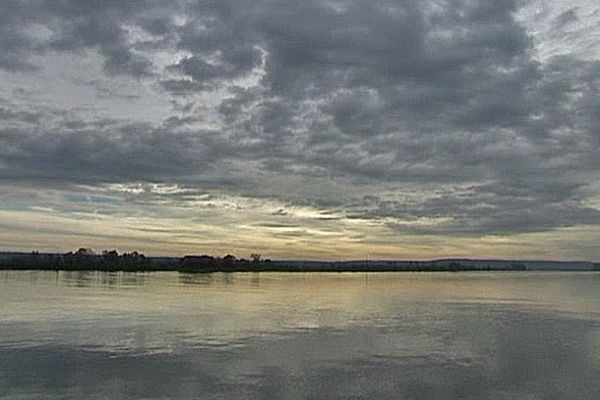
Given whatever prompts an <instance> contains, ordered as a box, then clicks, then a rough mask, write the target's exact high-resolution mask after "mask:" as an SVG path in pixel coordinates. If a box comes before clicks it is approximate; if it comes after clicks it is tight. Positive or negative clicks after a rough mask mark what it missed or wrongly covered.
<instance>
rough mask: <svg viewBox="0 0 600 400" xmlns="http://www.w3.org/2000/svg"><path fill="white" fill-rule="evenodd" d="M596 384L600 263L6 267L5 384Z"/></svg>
mask: <svg viewBox="0 0 600 400" xmlns="http://www.w3.org/2000/svg"><path fill="white" fill-rule="evenodd" d="M83 398H86V399H477V400H480V399H598V398H600V274H598V273H591V272H590V273H585V272H577V273H569V272H481V273H462V272H461V273H373V274H363V273H340V274H335V273H331V274H327V273H313V274H301V273H260V274H259V273H234V274H207V275H186V274H178V273H169V272H165V273H148V274H143V273H103V272H58V273H57V272H44V271H36V272H27V271H20V272H16V271H0V399H11V400H12V399H83Z"/></svg>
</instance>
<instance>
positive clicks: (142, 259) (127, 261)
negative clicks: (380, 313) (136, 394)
mask: <svg viewBox="0 0 600 400" xmlns="http://www.w3.org/2000/svg"><path fill="white" fill-rule="evenodd" d="M0 269H2V270H49V271H130V272H152V271H179V272H186V273H211V272H418V271H424V272H427V271H431V272H437V271H442V272H443V271H525V270H529V271H531V270H543V271H548V270H554V271H594V270H598V271H600V264H598V263H592V262H588V261H538V260H536V261H531V260H473V259H440V260H430V261H406V260H396V261H394V260H392V261H387V260H386V261H377V260H372V261H369V260H359V261H303V260H269V259H262V258H261V257H260V255H258V254H253V255H252V256H251V259H249V260H247V259H238V258H237V257H235V256H232V255H226V256H224V257H213V256H209V255H201V256H184V257H181V258H179V257H146V256H144V255H143V254H141V253H138V252H131V253H123V254H118V253H117V252H116V251H114V250H111V251H103V252H102V253H101V254H95V253H93V252H92V251H91V250H89V249H84V248H81V249H79V250H77V251H76V252H69V253H65V254H59V253H38V252H31V253H17V252H0Z"/></svg>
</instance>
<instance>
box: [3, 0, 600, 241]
mask: <svg viewBox="0 0 600 400" xmlns="http://www.w3.org/2000/svg"><path fill="white" fill-rule="evenodd" d="M41 4H43V6H39V7H37V8H38V9H39V11H37V12H32V11H31V8H28V7H29V6H30V4H29V3H21V4H20V3H13V2H6V3H3V5H2V7H3V8H4V9H5V10H6V12H7V13H9V14H11V15H13V16H14V20H13V19H10V18H6V17H0V29H1V30H2V32H5V31H6V32H13V33H11V35H13V36H12V37H11V36H10V35H2V38H1V39H0V46H1V48H2V49H3V50H4V49H6V50H7V52H4V51H3V52H2V53H0V54H6V53H10V54H11V56H10V57H12V58H3V57H9V56H1V55H0V68H3V69H4V70H9V71H13V70H19V71H21V72H24V73H25V72H27V73H30V74H32V75H34V74H35V72H34V69H35V68H36V67H38V65H36V64H35V62H34V61H35V57H36V56H40V57H41V56H43V55H44V54H46V52H57V53H59V54H63V53H65V52H68V53H73V54H83V53H85V52H86V51H87V50H89V49H95V50H97V51H98V52H99V53H100V54H101V56H102V62H103V65H102V68H103V70H104V72H105V73H107V74H109V75H123V74H125V76H127V75H133V76H135V77H145V78H148V80H149V82H150V85H151V87H152V88H153V89H154V90H156V93H155V94H156V96H157V97H167V98H169V99H171V100H172V101H173V104H174V110H173V112H172V113H171V115H169V116H168V117H167V118H164V119H163V121H162V123H161V124H160V125H159V126H155V125H152V124H147V123H143V121H135V120H131V121H113V122H110V123H108V122H107V121H105V123H100V121H101V119H100V118H97V119H96V120H91V119H85V118H80V119H74V120H68V119H66V118H62V117H58V116H57V117H52V118H50V119H51V121H50V122H51V123H50V124H47V126H44V127H43V128H42V127H38V126H35V127H31V126H29V127H26V126H20V125H19V126H16V125H15V126H13V125H10V126H8V123H9V122H10V123H11V124H13V123H14V121H22V122H23V123H26V124H37V123H38V122H39V121H41V117H38V116H37V115H36V112H35V111H34V110H32V109H31V107H25V106H23V107H14V108H10V107H9V106H4V105H3V106H2V108H0V114H1V115H2V116H3V119H5V120H6V121H9V120H10V121H9V122H6V121H4V122H3V125H2V127H3V128H4V129H3V130H2V132H1V136H0V143H1V144H2V149H1V150H0V173H1V175H2V178H3V179H5V180H7V179H8V180H13V181H15V182H17V181H19V180H38V181H40V182H43V181H45V180H52V179H53V180H60V181H64V182H88V183H90V184H100V183H105V182H124V181H141V182H144V181H147V182H164V181H170V182H176V183H180V184H182V185H187V186H188V187H190V188H193V187H194V186H200V185H207V186H209V187H212V188H227V190H230V191H232V192H235V193H237V194H240V195H248V196H256V197H277V198H283V199H284V200H286V201H289V200H293V201H294V202H296V203H298V204H311V205H316V206H319V207H322V208H323V209H324V210H327V209H330V208H334V207H335V208H340V209H342V210H344V211H345V212H347V215H348V216H350V217H354V218H367V219H373V220H385V221H388V219H389V220H391V221H394V220H396V221H397V222H390V223H389V226H390V227H391V228H392V229H394V230H406V231H410V232H417V233H418V232H423V233H427V232H433V233H436V232H437V233H444V234H448V233H452V232H460V233H462V234H469V235H478V234H485V233H506V232H526V231H543V230H550V229H556V228H560V227H565V226H573V225H578V224H597V223H600V221H598V212H597V210H595V209H593V208H590V207H588V206H586V205H585V204H586V203H585V198H584V197H583V196H582V194H581V193H582V192H583V190H584V189H585V188H586V187H587V186H588V185H589V184H590V183H591V182H596V181H597V180H598V178H599V176H598V171H599V170H600V165H599V161H598V160H599V159H600V158H598V157H597V154H596V153H597V150H598V147H599V145H600V133H599V131H598V128H597V127H598V126H599V124H600V119H599V117H598V115H600V113H598V110H600V100H599V99H598V96H597V89H598V87H599V85H600V67H599V65H600V64H598V63H596V62H591V61H583V60H580V59H577V58H575V57H573V56H563V57H556V58H553V59H549V60H545V61H544V62H543V63H542V62H539V61H536V60H535V59H534V58H533V57H532V52H533V41H532V39H531V38H530V37H529V36H528V34H527V30H526V27H524V26H522V25H520V24H519V23H518V22H517V20H516V19H515V13H516V12H517V11H518V7H519V5H520V2H519V1H517V0H501V1H498V0H480V1H471V0H439V1H435V2H430V3H428V2H414V1H409V0H399V1H396V2H385V3H381V2H372V1H367V0H364V1H362V0H361V1H353V2H342V3H330V2H322V1H316V0H309V1H303V2H296V1H277V2H272V1H253V2H233V1H231V2H230V1H199V2H178V3H173V4H169V5H164V4H162V3H159V2H144V3H139V2H126V3H122V2H112V3H107V2H101V3H94V4H92V3H89V4H88V3H81V2H75V3H68V2H49V3H41ZM575 13H576V11H575V9H571V10H568V11H567V12H565V13H564V15H563V16H561V17H560V18H559V20H560V21H563V22H560V21H558V20H557V22H556V23H559V22H560V23H562V24H565V23H570V22H573V21H574V20H573V18H574V16H575ZM31 15H33V17H32V16H31ZM41 16H44V18H47V20H48V21H49V22H47V23H46V26H47V27H48V28H49V30H50V31H51V32H52V34H51V35H50V36H49V37H47V38H45V39H43V40H42V39H40V38H39V37H38V36H35V35H33V34H32V32H31V27H30V26H29V25H30V24H31V23H33V22H34V21H36V22H37V21H39V20H40V19H41ZM176 17H177V18H176ZM17 24H18V25H17ZM130 28H131V29H133V28H135V29H138V28H139V29H140V30H142V31H143V32H145V34H147V35H148V37H144V38H140V39H139V40H137V41H135V40H134V43H132V42H131V41H130V39H131V38H130V37H129V36H128V35H130V34H131V32H129V31H128V29H130ZM135 29H134V30H135ZM11 50H12V51H11ZM166 50H168V51H171V53H170V54H169V56H168V57H167V56H165V55H164V54H162V53H160V57H166V58H164V59H163V61H162V62H163V64H161V65H158V64H155V62H154V60H156V59H160V57H158V56H157V54H158V53H156V52H160V51H166ZM165 60H167V61H165ZM11 63H12V64H11ZM263 63H264V70H263ZM11 65H13V66H11ZM254 71H259V72H260V74H258V75H257V76H258V77H255V78H256V79H258V83H257V84H256V83H254V82H252V83H247V85H249V87H245V86H244V84H245V83H244V82H243V81H244V80H245V79H247V78H248V77H249V76H250V75H251V74H252V73H253V72H254ZM121 95H125V94H124V93H122V94H121ZM134 95H137V96H138V97H137V98H140V97H141V96H140V95H139V94H134ZM111 96H112V97H117V96H118V94H117V93H114V92H106V97H107V98H110V97H111ZM210 96H214V98H215V99H221V100H217V101H216V103H217V104H216V105H215V106H214V107H213V106H208V105H205V104H203V102H204V101H205V100H204V99H206V98H207V97H210ZM219 96H221V97H219ZM200 99H202V100H200ZM43 118H45V119H44V121H46V120H48V118H49V117H48V116H47V115H45V116H44V117H43ZM207 121H208V122H210V123H214V124H215V125H216V126H218V127H217V128H210V129H209V128H202V129H196V128H194V125H195V124H198V125H202V124H203V123H206V124H208V122H207ZM282 176H283V177H290V178H297V180H298V182H301V180H302V179H305V180H312V181H314V180H323V181H325V182H327V181H329V182H332V183H339V182H343V183H348V184H352V185H355V186H358V187H364V188H365V189H364V190H365V191H366V190H370V191H372V192H373V193H372V194H373V195H374V196H375V198H374V199H371V200H369V201H366V200H364V199H362V198H360V197H356V195H355V193H350V190H348V191H347V192H346V191H344V189H340V193H339V198H338V199H332V197H331V196H325V195H324V194H321V195H319V193H315V192H314V191H313V192H310V191H309V190H308V189H306V190H305V191H304V192H303V191H302V190H298V193H294V196H295V198H294V199H289V198H287V197H288V194H287V193H282V192H281V183H280V182H279V181H278V178H279V177H282ZM258 183H260V185H258ZM424 185H428V186H429V185H439V186H440V187H445V186H448V185H462V186H463V187H464V186H465V185H471V189H470V191H469V193H468V195H464V194H461V193H460V192H458V191H456V192H450V193H446V194H445V195H443V196H438V197H436V198H435V199H433V200H432V199H428V200H421V201H420V202H418V203H416V204H408V205H407V204H405V203H403V202H402V201H400V200H398V199H393V198H392V199H388V198H386V197H385V196H383V195H380V193H379V192H390V191H394V190H399V189H402V188H403V187H404V186H424ZM366 188H368V189H366ZM419 218H434V219H435V218H440V219H443V218H448V221H446V222H442V223H440V224H439V225H435V226H425V227H421V228H417V227H415V226H416V225H414V224H412V225H411V224H406V223H403V222H402V221H415V220H418V219H419Z"/></svg>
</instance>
